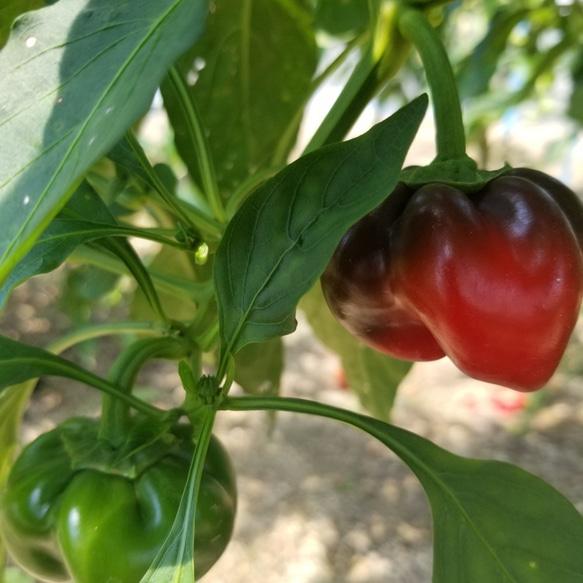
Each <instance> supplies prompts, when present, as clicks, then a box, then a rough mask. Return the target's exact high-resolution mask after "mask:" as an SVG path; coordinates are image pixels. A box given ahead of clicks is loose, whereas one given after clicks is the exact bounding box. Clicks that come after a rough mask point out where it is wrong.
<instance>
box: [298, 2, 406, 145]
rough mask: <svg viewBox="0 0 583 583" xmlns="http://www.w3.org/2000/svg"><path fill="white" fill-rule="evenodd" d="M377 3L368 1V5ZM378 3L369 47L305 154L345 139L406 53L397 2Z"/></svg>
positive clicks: (397, 67) (396, 69) (401, 62)
mask: <svg viewBox="0 0 583 583" xmlns="http://www.w3.org/2000/svg"><path fill="white" fill-rule="evenodd" d="M376 5H377V3H376V2H375V3H373V2H371V7H373V6H376ZM378 6H379V8H378V9H375V11H374V13H373V19H372V20H373V34H372V35H371V38H370V40H369V43H368V46H367V47H366V49H365V50H364V52H363V56H362V58H361V60H360V61H359V63H358V64H357V66H356V68H355V69H354V71H353V73H352V75H351V76H350V78H349V79H348V81H347V83H346V85H345V87H344V89H343V90H342V93H341V94H340V96H339V97H338V99H337V100H336V102H335V103H334V105H333V106H332V109H331V110H330V111H329V112H328V115H327V116H326V117H325V118H324V121H323V122H322V123H321V124H320V127H319V128H318V130H317V131H316V133H315V134H314V136H313V137H312V139H311V140H310V142H309V144H308V145H307V146H306V148H305V150H304V154H307V153H308V152H311V151H313V150H316V149H318V148H321V147H322V146H325V145H327V144H330V143H332V142H337V141H341V140H342V139H344V137H345V136H346V134H347V133H348V131H349V130H350V128H351V127H352V126H353V125H354V122H355V121H356V120H357V119H358V117H359V116H360V114H361V113H362V112H363V110H364V108H365V107H366V106H367V105H368V103H369V102H370V100H371V99H372V98H373V97H374V96H375V95H376V94H377V93H378V92H379V91H380V89H381V88H382V87H383V85H384V84H385V83H386V82H387V81H388V80H389V79H390V78H391V77H393V76H394V75H395V74H396V73H397V71H398V70H399V68H400V67H401V65H402V64H403V62H404V60H405V58H406V56H407V55H408V53H409V45H410V43H409V42H408V41H406V40H405V39H404V38H403V37H402V35H401V34H400V32H399V30H398V28H397V26H396V23H397V15H398V10H397V8H398V5H397V3H396V2H393V1H381V2H379V3H378ZM371 9H372V8H371Z"/></svg>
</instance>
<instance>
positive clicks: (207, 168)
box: [168, 66, 227, 224]
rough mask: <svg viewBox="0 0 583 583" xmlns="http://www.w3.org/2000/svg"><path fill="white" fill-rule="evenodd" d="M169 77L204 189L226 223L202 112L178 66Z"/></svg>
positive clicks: (212, 207)
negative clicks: (184, 120)
mask: <svg viewBox="0 0 583 583" xmlns="http://www.w3.org/2000/svg"><path fill="white" fill-rule="evenodd" d="M168 77H169V79H170V82H171V84H172V87H173V88H174V91H175V92H176V96H177V97H178V100H179V102H180V105H181V106H182V110H183V112H184V116H185V118H186V129H187V131H188V133H189V135H190V140H191V142H192V145H193V146H194V151H195V152H196V155H197V158H198V166H199V169H200V175H201V179H202V186H203V190H204V192H205V194H206V197H207V201H208V203H209V206H210V208H211V210H212V212H213V214H214V216H215V219H217V221H219V223H221V224H225V223H226V220H227V219H226V214H225V208H224V205H223V200H222V198H221V194H220V191H219V186H218V182H217V176H216V172H215V166H214V163H213V158H212V155H211V149H210V145H209V143H208V139H207V137H206V133H205V130H204V126H203V123H202V119H201V116H200V112H199V111H198V108H197V106H196V103H195V101H194V99H193V98H192V95H191V93H190V87H189V86H188V84H187V82H186V80H185V79H184V77H183V75H182V73H181V72H180V70H179V69H178V67H177V66H173V67H171V68H170V71H169V73H168Z"/></svg>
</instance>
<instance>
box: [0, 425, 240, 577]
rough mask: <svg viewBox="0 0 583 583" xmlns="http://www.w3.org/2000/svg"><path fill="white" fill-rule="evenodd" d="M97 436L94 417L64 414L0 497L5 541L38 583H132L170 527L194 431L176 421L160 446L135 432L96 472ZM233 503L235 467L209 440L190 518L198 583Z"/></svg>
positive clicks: (217, 549)
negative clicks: (124, 449)
mask: <svg viewBox="0 0 583 583" xmlns="http://www.w3.org/2000/svg"><path fill="white" fill-rule="evenodd" d="M98 432H99V421H98V420H97V419H86V418H71V419H69V420H67V421H65V422H64V423H63V424H61V425H59V426H58V427H56V428H55V429H52V430H51V431H49V432H47V433H44V434H42V435H40V436H39V437H38V438H37V439H35V440H34V441H33V442H32V443H30V444H29V445H27V446H26V447H25V448H24V450H23V452H22V453H21V454H20V456H19V457H18V459H17V460H16V462H15V464H14V466H13V467H12V469H11V471H10V474H9V476H8V480H7V482H6V484H5V487H4V489H3V491H2V492H1V494H0V534H1V535H2V538H3V542H4V543H5V546H6V548H7V550H8V551H9V553H10V555H11V556H12V558H13V559H14V560H15V561H16V562H17V563H18V564H20V566H22V567H23V568H24V569H25V570H26V571H28V572H29V573H31V574H32V575H33V576H34V577H35V578H37V579H40V580H41V581H48V582H55V583H56V582H65V581H73V582H75V583H105V582H107V581H110V582H112V583H113V582H119V583H138V582H139V581H140V580H141V579H142V577H143V576H144V574H145V573H146V571H147V569H148V567H149V566H150V564H151V563H152V561H153V560H154V557H155V556H156V553H157V552H158V550H159V549H160V547H161V546H162V544H163V542H164V540H165V538H166V537H167V536H168V533H169V532H170V530H171V528H172V524H173V522H174V519H175V516H176V513H177V511H178V507H179V504H180V499H181V497H182V492H183V489H184V486H185V484H186V481H187V478H188V473H189V468H190V462H191V459H192V455H193V451H194V444H193V442H192V428H191V427H190V426H187V425H184V424H176V425H175V426H174V427H173V428H172V430H171V432H169V433H168V434H167V435H166V436H165V439H164V440H163V441H162V442H161V443H162V445H160V446H157V444H156V442H150V441H149V440H146V442H145V443H139V442H137V441H135V436H134V440H133V442H132V443H133V445H134V446H135V453H134V454H132V455H131V456H130V457H129V458H125V457H120V458H119V462H120V463H119V464H112V465H111V467H102V466H103V460H104V459H107V458H105V457H104V453H105V454H108V453H110V452H109V446H108V445H107V444H106V443H103V442H101V441H100V440H99V439H98ZM136 435H137V434H136ZM166 444H167V445H168V448H167V447H166ZM83 452H85V453H86V455H84V456H83V458H82V459H81V460H77V459H76V458H77V456H76V455H74V454H79V453H83ZM112 454H113V455H114V457H113V459H118V458H117V457H116V456H115V452H112ZM236 503H237V491H236V478H235V472H234V469H233V466H232V464H231V461H230V458H229V455H228V453H227V452H226V450H225V449H224V448H223V446H222V445H221V443H220V442H219V440H218V439H216V438H215V437H214V436H213V437H212V438H211V441H210V444H209V449H208V454H207V457H206V459H205V463H204V469H203V474H202V480H201V484H200V490H199V495H198V505H197V510H196V518H195V523H196V529H195V548H194V560H195V568H196V580H197V581H198V580H199V579H200V578H201V577H202V576H203V575H204V574H205V573H206V572H207V571H208V570H209V569H210V568H211V567H212V565H213V564H214V563H215V562H216V561H217V560H218V559H219V557H220V556H221V555H222V553H223V551H224V550H225V548H226V546H227V544H228V542H229V539H230V537H231V533H232V530H233V524H234V519H235V512H236Z"/></svg>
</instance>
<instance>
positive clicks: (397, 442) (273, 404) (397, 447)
mask: <svg viewBox="0 0 583 583" xmlns="http://www.w3.org/2000/svg"><path fill="white" fill-rule="evenodd" d="M219 409H221V410H225V411H288V412H291V413H304V414H307V415H315V416H318V417H325V418H328V419H334V420H335V421H340V422H342V423H346V424H347V425H352V426H353V427H356V428H357V429H360V430H362V431H364V432H366V433H368V434H369V435H372V436H373V437H375V438H376V439H378V440H379V441H381V442H382V443H384V444H385V445H386V446H387V447H389V448H390V449H391V450H392V451H393V452H394V453H395V454H396V455H398V456H399V457H400V458H401V459H402V460H403V461H404V462H405V463H406V464H407V465H408V466H409V467H410V468H411V470H413V472H415V473H416V474H417V476H418V477H420V478H421V476H422V473H423V472H424V473H425V474H426V475H427V474H430V473H431V472H430V471H428V470H427V469H426V466H425V463H424V462H423V461H422V460H421V459H420V458H419V457H418V456H417V454H416V453H415V451H414V450H413V449H412V448H411V447H408V446H407V444H408V443H411V442H413V443H414V442H415V441H419V440H422V438H421V437H419V436H417V435H415V434H413V433H411V432H409V431H406V430H405V429H401V428H399V427H396V426H394V425H390V424H388V423H385V422H384V421H380V420H378V419H374V418H372V417H368V416H366V415H361V414H360V413H355V412H353V411H348V410H346V409H341V408H339V407H333V406H332V405H326V404H324V403H319V402H317V401H310V400H308V399H298V398H294V397H279V396H263V397H225V398H224V399H223V400H222V402H221V403H220V405H219ZM419 470H421V471H419Z"/></svg>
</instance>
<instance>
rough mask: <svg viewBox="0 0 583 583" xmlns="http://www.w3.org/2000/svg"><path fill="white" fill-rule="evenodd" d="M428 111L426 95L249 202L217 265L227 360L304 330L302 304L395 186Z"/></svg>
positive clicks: (314, 156)
mask: <svg viewBox="0 0 583 583" xmlns="http://www.w3.org/2000/svg"><path fill="white" fill-rule="evenodd" d="M426 107H427V98H426V96H422V97H420V98H418V99H416V100H415V101H413V102H411V103H410V104H409V105H407V106H406V107H405V108H403V109H402V110H400V111H398V112H397V113H396V114H395V115H393V116H392V117H391V118H389V119H388V120H386V121H384V122H383V123H380V124H378V125H377V126H375V127H374V128H373V129H372V130H370V131H369V132H367V133H366V134H364V135H362V136H360V137H358V138H355V139H353V140H350V141H348V142H344V143H340V144H333V145H331V146H328V147H326V148H322V149H321V150H317V151H315V152H312V153H310V154H308V155H306V156H304V157H302V158H300V159H299V160H297V161H296V162H294V163H293V164H291V165H289V166H287V167H286V168H285V169H284V170H282V171H281V172H280V173H279V174H277V175H276V176H274V177H273V178H271V179H270V180H268V181H266V182H264V183H263V184H262V185H261V186H260V187H259V188H257V190H255V191H254V192H253V193H252V194H251V195H250V196H249V198H247V200H246V201H245V202H244V204H243V205H242V206H241V208H240V209H239V211H238V212H237V213H236V215H235V216H234V218H233V219H232V221H231V222H230V223H229V225H228V227H227V229H226V231H225V234H224V237H223V239H222V241H221V243H220V245H219V247H218V249H217V254H216V260H215V261H216V262H215V287H216V293H217V301H218V304H219V322H220V328H221V343H222V346H223V348H224V349H225V350H226V353H227V354H228V353H231V354H234V353H236V352H237V351H238V350H239V349H240V348H242V347H243V346H245V345H246V344H249V343H251V342H261V341H264V340H268V339H270V338H273V337H276V336H282V335H284V334H289V333H290V332H292V331H293V330H294V329H295V317H294V314H295V308H296V305H297V303H298V301H299V300H300V298H301V297H302V295H303V294H304V293H305V292H306V291H308V289H309V288H310V287H311V286H312V285H313V283H314V282H315V281H316V279H317V278H318V277H319V275H320V274H321V272H322V271H323V270H324V268H325V267H326V265H327V263H328V261H329V260H330V257H331V256H332V253H333V252H334V249H335V248H336V246H337V245H338V242H339V241H340V238H341V237H342V235H343V234H344V232H345V231H346V230H347V229H348V228H349V227H350V226H351V225H352V224H353V223H354V222H356V221H357V220H358V219H360V218H361V217H362V216H364V215H365V214H366V213H367V212H369V211H370V210H372V209H373V208H374V207H375V206H376V205H378V204H379V203H380V202H381V201H382V200H383V199H384V198H386V196H387V195H388V194H389V193H390V192H391V190H392V189H393V188H394V186H395V184H396V182H397V179H398V177H399V172H400V169H401V165H402V163H403V160H404V158H405V155H406V153H407V150H408V148H409V145H410V144H411V141H412V140H413V137H414V135H415V133H416V131H417V128H418V126H419V124H420V122H421V119H422V118H423V115H424V113H425V109H426Z"/></svg>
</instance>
